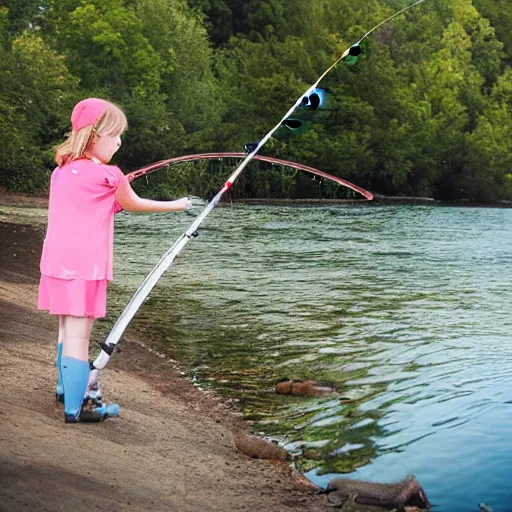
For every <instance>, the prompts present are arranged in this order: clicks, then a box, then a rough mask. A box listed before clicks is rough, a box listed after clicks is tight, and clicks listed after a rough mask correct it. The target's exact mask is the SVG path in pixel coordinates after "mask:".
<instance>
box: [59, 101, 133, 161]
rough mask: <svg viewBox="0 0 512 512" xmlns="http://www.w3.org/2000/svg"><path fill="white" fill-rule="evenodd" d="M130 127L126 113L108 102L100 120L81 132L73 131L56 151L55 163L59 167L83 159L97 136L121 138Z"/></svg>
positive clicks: (85, 127)
mask: <svg viewBox="0 0 512 512" xmlns="http://www.w3.org/2000/svg"><path fill="white" fill-rule="evenodd" d="M127 127H128V120H127V119H126V115H125V113H124V112H123V111H122V110H121V108H120V107H118V106H117V105H115V104H114V103H110V102H107V107H106V109H105V112H103V114H102V115H101V116H100V117H99V118H98V120H97V121H96V122H95V123H94V124H91V125H89V126H84V127H83V128H80V130H73V131H72V132H71V134H70V135H69V136H68V138H67V140H66V141H64V142H63V143H62V144H60V145H59V146H58V147H57V149H56V151H55V161H56V162H57V165H58V166H61V165H64V164H66V163H69V162H72V161H73V160H77V159H78V158H81V157H83V156H84V154H85V153H86V151H87V149H88V148H89V144H90V143H91V139H92V137H93V136H95V135H110V136H112V137H116V136H118V135H119V136H121V135H122V134H123V132H124V131H125V130H126V128H127Z"/></svg>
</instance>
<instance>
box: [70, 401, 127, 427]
mask: <svg viewBox="0 0 512 512" xmlns="http://www.w3.org/2000/svg"><path fill="white" fill-rule="evenodd" d="M119 412H120V407H119V404H116V403H114V402H113V403H110V404H104V403H103V402H96V401H94V400H92V399H91V400H86V401H85V402H84V405H83V407H82V410H81V411H80V421H83V422H92V423H96V422H98V421H103V420H105V419H107V418H112V417H114V416H119Z"/></svg>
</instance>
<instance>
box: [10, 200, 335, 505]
mask: <svg viewBox="0 0 512 512" xmlns="http://www.w3.org/2000/svg"><path fill="white" fill-rule="evenodd" d="M11 199H13V198H12V197H11ZM14 199H15V200H16V206H21V202H20V197H19V196H18V197H16V198H14ZM27 199H28V200H29V201H31V199H30V198H25V200H27ZM0 204H5V203H4V201H1V200H0ZM40 204H41V203H39V204H38V205H37V207H40ZM8 206H14V204H13V203H12V202H11V203H9V204H8ZM23 206H25V205H23ZM16 220H17V221H18V222H19V221H20V219H16ZM0 237H1V239H2V246H1V249H0V250H1V253H0V254H1V256H0V259H1V261H2V266H1V268H0V290H1V296H0V319H1V320H2V321H1V322H0V357H1V360H2V363H3V369H4V370H5V376H4V379H3V395H4V405H5V407H3V408H1V409H0V423H1V425H2V428H0V440H1V444H0V446H1V449H0V498H1V501H0V503H2V505H1V506H0V510H9V511H10V512H11V511H17V510H27V509H28V510H51V511H53V510H69V509H71V508H72V509H74V510H77V511H82V510H84V511H85V510H90V508H91V507H94V509H95V510H100V511H103V510H105V511H106V510H116V511H118V510H120V511H121V510H130V511H132V510H158V511H160V510H173V511H179V512H182V511H188V510H190V511H196V510H211V511H222V512H224V511H231V510H261V511H269V512H281V511H289V512H295V511H299V510H309V511H312V512H317V511H318V512H320V511H322V510H326V508H327V504H326V501H325V497H324V496H323V495H320V494H319V493H318V488H316V487H315V486H313V484H311V483H309V482H308V481H307V480H306V479H305V478H304V477H302V476H301V475H300V474H299V473H298V472H296V471H295V470H293V469H292V468H291V467H290V466H289V465H288V463H285V462H274V461H272V462H270V461H265V460H260V459H256V458H254V459H252V458H249V457H248V456H246V455H244V454H243V453H241V452H240V451H238V449H237V448H236V445H235V436H236V435H237V434H238V433H240V432H242V433H243V432H246V431H247V430H248V424H247V423H246V422H245V421H244V420H242V419H241V418H240V412H239V410H238V408H237V406H236V404H234V403H231V402H230V401H228V400H225V399H221V398H220V397H218V396H216V395H214V394H213V393H206V392H204V391H200V390H198V389H197V388H195V387H194V386H193V384H192V383H191V382H190V381H188V380H186V379H185V378H184V377H183V376H182V375H181V374H180V368H179V366H178V365H177V364H176V362H174V361H172V360H170V359H167V358H165V357H162V356H161V355H159V354H157V353H155V352H154V351H153V350H152V349H151V348H150V347H146V346H145V345H146V343H145V342H144V340H142V339H140V335H135V334H133V332H134V330H132V331H130V329H128V332H127V334H126V336H125V341H124V342H123V351H122V352H121V353H120V354H117V355H116V357H115V358H114V359H113V360H112V364H111V365H109V367H108V368H106V369H105V370H104V371H103V372H102V382H103V383H104V385H103V386H104V393H105V398H106V400H107V401H108V400H111V401H118V402H119V403H120V405H121V415H120V417H119V418H113V419H108V420H107V421H105V422H103V423H100V424H96V425H88V424H78V425H65V424H64V422H63V418H62V406H59V405H57V404H56V403H55V401H54V380H55V367H54V357H55V342H56V334H57V329H56V325H55V324H56V322H55V318H53V317H51V316H50V315H48V314H47V313H45V312H41V311H38V310H36V308H35V303H36V297H37V286H38V279H39V268H38V263H39V257H40V249H41V244H42V240H43V237H44V226H42V225H40V226H38V225H36V226H34V225H29V224H20V223H13V222H0ZM3 373H4V372H3Z"/></svg>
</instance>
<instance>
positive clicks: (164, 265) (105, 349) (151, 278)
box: [88, 0, 425, 390]
mask: <svg viewBox="0 0 512 512" xmlns="http://www.w3.org/2000/svg"><path fill="white" fill-rule="evenodd" d="M423 2H425V0H417V1H415V2H414V3H412V4H410V5H408V6H407V7H404V8H403V9H400V10H399V11H397V12H396V13H394V14H393V15H391V16H390V17H389V18H386V19H385V20H384V21H382V22H381V23H379V24H378V25H376V26H375V27H373V28H372V29H371V30H369V31H368V32H367V33H366V34H365V35H364V36H363V37H362V38H361V39H359V41H358V42H357V43H354V44H353V45H352V46H350V47H349V48H347V49H346V50H345V51H344V52H343V54H342V55H341V57H339V58H338V59H337V60H336V61H335V62H334V63H333V64H332V65H331V66H329V67H328V68H327V69H326V70H325V71H324V72H323V73H322V74H321V75H320V77H319V78H318V80H317V81H316V82H315V83H314V84H313V85H312V86H311V87H309V88H308V89H307V90H306V92H305V93H304V94H302V95H301V96H300V97H299V98H298V99H297V101H296V102H295V103H294V104H293V106H292V107H291V108H290V109H289V110H288V112H286V114H285V115H284V116H283V118H282V119H281V120H280V121H279V122H278V123H277V124H276V125H275V126H274V127H273V128H272V129H271V130H270V131H269V132H268V133H267V134H266V135H265V136H264V137H263V138H262V139H261V140H260V141H258V143H257V144H256V145H255V146H254V149H253V150H252V151H251V152H250V153H249V154H248V155H247V156H246V157H245V159H244V160H243V161H242V162H241V163H240V165H239V166H238V167H237V168H236V169H235V171H234V172H233V173H232V174H231V176H229V178H228V179H227V180H226V182H225V183H224V185H223V186H222V188H221V189H220V190H219V191H218V192H217V194H216V195H215V196H214V197H213V199H212V200H211V201H210V202H209V203H208V204H207V205H206V207H205V208H204V209H203V211H202V212H201V213H200V214H199V215H198V216H197V217H196V218H195V220H194V221H193V222H192V223H191V224H190V226H189V227H188V229H187V230H186V231H185V232H184V233H183V234H182V235H181V236H180V237H179V238H178V239H177V240H176V242H174V244H173V245H172V246H171V247H170V248H169V249H168V250H167V252H166V253H165V254H164V255H163V256H162V257H161V258H160V260H159V261H158V263H157V264H156V265H155V266H154V267H153V269H152V270H151V271H150V272H149V274H148V275H147V276H146V278H145V279H144V281H143V282H142V284H141V285H140V286H139V288H138V289H137V291H136V292H135V293H134V294H133V296H132V298H131V299H130V301H129V302H128V304H127V306H126V307H125V309H124V310H123V311H122V313H121V314H120V315H119V318H118V319H117V320H116V322H115V324H114V326H113V327H112V330H111V331H110V333H109V334H108V336H107V338H106V339H105V341H104V342H103V343H101V344H100V347H101V351H100V353H99V355H98V356H97V357H96V359H94V361H93V362H91V372H90V374H89V383H88V389H89V390H91V389H96V390H98V376H99V371H100V370H102V369H103V368H105V366H106V365H107V364H108V362H109V361H110V358H111V357H112V354H113V353H114V351H115V350H116V346H117V344H118V343H119V341H120V340H121V337H122V335H123V333H124V331H125V330H126V328H127V327H128V324H129V323H130V322H131V320H132V318H133V317H134V316H135V314H136V313H137V311H138V309H139V308H140V306H141V305H142V303H143V302H144V300H145V299H146V297H147V296H148V295H149V293H150V292H151V290H152V289H153V287H154V286H155V285H156V283H157V282H158V280H159V279H160V277H162V275H163V273H164V272H165V271H166V270H167V269H168V268H169V267H170V266H171V265H172V263H173V262H174V259H175V258H176V256H177V255H178V254H179V253H180V252H181V250H182V249H183V248H184V247H185V245H186V244H187V243H188V242H189V241H190V240H191V239H192V238H196V237H197V236H198V234H199V233H198V231H197V230H198V228H199V226H200V225H201V223H202V222H203V220H204V219H205V218H206V217H207V216H208V215H209V213H210V212H211V211H212V210H213V209H214V208H215V206H217V204H218V203H219V201H220V200H221V198H222V196H223V194H224V193H225V192H228V191H229V190H230V189H231V187H232V185H233V183H234V182H235V180H236V179H237V178H238V176H239V175H240V173H241V172H242V171H243V170H244V169H245V168H246V167H247V165H248V164H249V162H251V160H253V159H254V158H255V156H256V155H257V153H258V151H259V150H260V149H261V148H262V147H263V146H264V145H265V144H266V142H267V141H268V140H269V139H270V137H272V135H273V134H274V132H276V131H277V130H278V129H279V128H280V127H281V126H283V125H284V124H285V121H286V120H287V119H288V118H289V117H290V116H291V115H292V114H293V112H294V111H295V110H296V109H297V108H298V107H301V106H302V107H303V106H305V105H306V106H307V105H311V104H312V103H313V102H311V101H310V97H312V96H313V95H314V94H316V97H317V99H316V101H317V102H318V93H317V92H316V91H317V87H318V85H319V84H320V82H321V81H322V80H323V79H324V78H325V76H326V75H327V74H328V73H330V72H331V71H332V70H333V69H334V68H335V67H336V66H337V65H338V64H339V63H340V62H341V61H342V60H345V59H347V62H348V63H351V64H352V63H354V61H356V60H357V59H358V58H359V56H360V55H361V54H362V48H361V43H362V42H363V41H364V40H365V39H366V38H367V37H369V36H370V35H371V34H372V33H373V32H374V31H375V30H377V29H378V28H379V27H381V26H382V25H384V24H385V23H388V22H389V21H391V20H393V19H394V18H396V17H397V16H399V15H400V14H402V13H403V12H405V11H407V10H409V9H411V8H412V7H416V6H417V5H419V4H421V3H423ZM317 106H318V105H317Z"/></svg>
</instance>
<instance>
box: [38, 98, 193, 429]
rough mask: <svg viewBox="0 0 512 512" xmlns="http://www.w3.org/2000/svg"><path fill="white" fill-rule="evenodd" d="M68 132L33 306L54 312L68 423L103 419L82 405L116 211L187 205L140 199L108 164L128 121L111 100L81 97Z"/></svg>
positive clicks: (107, 273) (108, 278) (60, 151)
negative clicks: (91, 339)
mask: <svg viewBox="0 0 512 512" xmlns="http://www.w3.org/2000/svg"><path fill="white" fill-rule="evenodd" d="M71 125H72V133H71V136H70V137H69V138H68V140H67V141H66V142H64V143H63V144H61V145H60V146H59V147H58V148H57V152H56V156H55V159H56V161H57V165H58V167H57V168H56V169H55V170H54V171H53V173H52V176H51V182H50V200H49V207H48V229H47V232H46V238H45V241H44V245H43V253H42V256H41V265H40V269H41V281H40V284H39V298H38V308H39V309H43V310H48V311H49V312H50V314H52V315H58V317H59V341H58V349H57V367H58V370H59V372H58V373H59V379H58V384H57V396H58V397H59V395H60V396H62V394H63V395H64V419H65V421H66V422H67V423H76V422H78V421H80V420H81V421H101V420H102V419H104V418H105V417H106V412H105V409H104V408H102V407H98V408H97V409H96V410H93V411H91V410H90V408H89V409H88V411H87V413H85V412H84V411H83V409H82V406H83V402H84V395H85V392H86V388H87V381H88V378H89V362H88V361H89V339H90V336H91V331H92V327H93V323H94V320H95V319H96V318H101V317H104V316H105V313H106V296H107V281H111V280H112V259H113V241H114V213H117V212H118V211H121V210H122V209H125V210H128V211H132V212H172V211H183V210H187V209H189V208H190V206H191V204H190V201H189V200H188V199H187V198H182V199H178V200H177V201H152V200H149V199H142V198H140V197H139V196H138V195H137V194H136V193H135V192H134V191H133V189H132V188H131V186H130V184H129V183H128V180H127V178H126V177H125V176H124V174H123V173H122V172H121V170H120V169H119V168H118V167H116V166H113V165H108V162H109V161H110V160H111V158H112V156H113V155H114V153H115V152H116V151H117V150H118V149H119V147H120V146H121V135H122V134H123V132H124V131H125V130H126V127H127V121H126V116H125V115H124V113H123V111H122V110H121V109H120V108H119V107H118V106H116V105H114V104H112V103H109V102H108V101H105V100H101V99H98V98H88V99H85V100H83V101H81V102H79V103H78V104H77V105H76V106H75V108H74V109H73V113H72V115H71Z"/></svg>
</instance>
